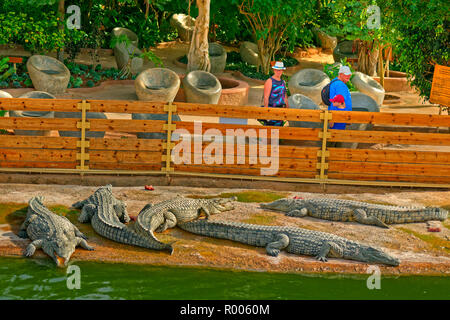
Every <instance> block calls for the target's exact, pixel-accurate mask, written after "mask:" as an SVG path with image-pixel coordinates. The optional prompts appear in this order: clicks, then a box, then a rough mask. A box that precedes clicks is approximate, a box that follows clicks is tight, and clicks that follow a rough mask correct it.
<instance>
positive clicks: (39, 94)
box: [9, 91, 56, 136]
mask: <svg viewBox="0 0 450 320" xmlns="http://www.w3.org/2000/svg"><path fill="white" fill-rule="evenodd" d="M19 98H29V99H56V98H55V96H53V95H51V94H50V93H47V92H43V91H30V92H28V93H25V94H23V95H21V96H19ZM54 115H55V113H54V112H53V111H16V110H10V111H9V116H10V117H15V118H22V117H29V118H54ZM14 133H15V134H16V135H23V136H49V135H50V130H14Z"/></svg>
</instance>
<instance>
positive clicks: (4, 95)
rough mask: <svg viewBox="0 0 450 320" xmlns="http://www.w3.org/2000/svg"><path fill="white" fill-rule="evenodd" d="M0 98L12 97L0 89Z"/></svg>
mask: <svg viewBox="0 0 450 320" xmlns="http://www.w3.org/2000/svg"><path fill="white" fill-rule="evenodd" d="M0 98H14V97H13V96H12V95H10V94H9V93H8V92H6V91H2V90H0Z"/></svg>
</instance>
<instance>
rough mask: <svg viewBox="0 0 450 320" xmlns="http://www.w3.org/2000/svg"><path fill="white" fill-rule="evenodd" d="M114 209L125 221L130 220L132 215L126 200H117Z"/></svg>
mask: <svg viewBox="0 0 450 320" xmlns="http://www.w3.org/2000/svg"><path fill="white" fill-rule="evenodd" d="M114 211H115V212H116V215H117V217H118V218H119V220H120V221H121V222H123V223H128V222H130V220H131V219H130V216H129V215H128V212H127V205H126V203H125V202H123V201H120V200H117V201H115V204H114Z"/></svg>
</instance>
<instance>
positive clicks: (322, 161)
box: [316, 110, 332, 182]
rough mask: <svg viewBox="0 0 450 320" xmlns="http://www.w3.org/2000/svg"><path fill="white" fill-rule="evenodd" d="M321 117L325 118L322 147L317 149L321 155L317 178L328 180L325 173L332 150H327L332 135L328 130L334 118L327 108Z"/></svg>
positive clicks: (318, 155)
mask: <svg viewBox="0 0 450 320" xmlns="http://www.w3.org/2000/svg"><path fill="white" fill-rule="evenodd" d="M320 119H321V120H323V131H321V132H319V138H320V139H322V149H321V150H319V151H317V157H320V163H318V164H317V169H318V170H320V171H319V175H316V179H320V180H323V181H324V182H326V179H328V176H327V175H325V170H326V169H328V163H327V162H326V158H327V157H330V151H328V150H327V139H328V138H330V137H331V135H330V133H329V132H328V121H329V120H331V119H332V114H331V113H330V112H329V111H328V110H325V111H324V112H322V113H321V114H320Z"/></svg>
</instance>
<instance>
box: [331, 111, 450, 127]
mask: <svg viewBox="0 0 450 320" xmlns="http://www.w3.org/2000/svg"><path fill="white" fill-rule="evenodd" d="M331 113H332V119H333V122H338V123H339V122H345V123H371V124H388V125H406V126H416V127H417V126H425V127H449V126H450V116H446V115H432V114H414V113H388V112H363V111H332V112H331Z"/></svg>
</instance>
